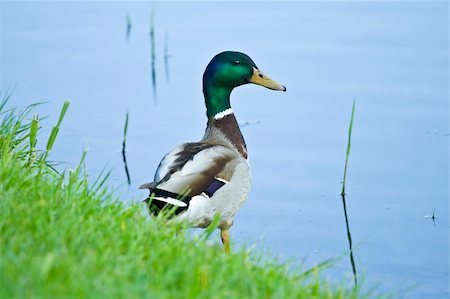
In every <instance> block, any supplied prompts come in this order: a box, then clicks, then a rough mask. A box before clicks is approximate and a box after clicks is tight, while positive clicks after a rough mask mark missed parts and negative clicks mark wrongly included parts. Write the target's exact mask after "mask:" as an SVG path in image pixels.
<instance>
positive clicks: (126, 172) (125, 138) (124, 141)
mask: <svg viewBox="0 0 450 299" xmlns="http://www.w3.org/2000/svg"><path fill="white" fill-rule="evenodd" d="M127 131H128V111H127V114H126V115H125V125H124V128H123V141H122V158H123V164H124V165H125V174H126V175H127V182H128V185H131V178H130V172H129V170H128V163H127V155H126V146H127Z"/></svg>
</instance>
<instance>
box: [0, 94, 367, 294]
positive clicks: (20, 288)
mask: <svg viewBox="0 0 450 299" xmlns="http://www.w3.org/2000/svg"><path fill="white" fill-rule="evenodd" d="M4 102H5V101H4ZM67 105H68V104H66V105H65V106H64V107H65V108H63V113H62V116H61V118H60V121H58V124H57V125H56V126H55V127H58V128H59V124H60V123H61V121H62V117H63V114H64V112H65V110H67ZM32 108H33V107H31V108H27V109H26V112H25V113H18V111H16V110H14V109H11V110H5V105H2V103H0V124H1V127H0V248H1V253H0V254H1V255H0V275H1V276H0V298H84V297H86V298H144V297H146V298H367V297H369V295H367V294H361V291H360V290H359V289H351V288H350V286H346V285H344V284H343V285H341V286H332V285H330V284H329V283H327V282H326V281H324V280H322V279H321V278H320V277H319V276H320V275H319V274H318V273H320V271H321V270H320V268H321V267H320V266H318V267H316V268H314V269H310V270H309V271H306V270H305V269H292V267H290V266H289V265H286V264H279V263H277V262H276V261H275V260H274V259H273V258H270V257H268V256H264V257H262V256H260V255H257V254H251V255H250V254H249V253H248V252H247V251H246V250H245V249H237V250H236V251H235V252H233V253H231V254H229V255H226V254H224V252H223V248H222V247H221V246H220V243H218V242H217V243H213V245H211V242H208V240H207V239H208V237H209V235H210V233H211V230H206V233H205V234H204V235H201V236H198V237H193V236H192V235H191V234H189V233H188V230H187V228H185V227H180V225H179V224H178V225H177V224H173V223H172V224H170V223H167V221H166V220H165V219H164V218H163V217H156V218H149V217H148V216H146V215H145V213H144V212H143V209H142V205H141V204H136V205H131V206H125V205H124V204H122V203H121V202H119V201H117V198H116V197H115V195H114V194H112V193H110V192H108V191H107V189H106V188H105V186H104V184H105V183H106V182H107V176H108V175H106V176H104V177H99V178H98V179H96V180H93V181H94V182H95V183H94V184H93V185H91V184H89V183H88V174H87V173H86V172H85V171H84V166H83V165H84V162H83V161H84V157H85V154H84V155H83V156H82V158H81V162H80V164H79V165H78V166H77V167H75V168H74V169H72V170H68V171H64V172H62V174H58V173H57V172H56V171H54V170H53V169H52V167H51V166H49V164H48V163H46V161H44V160H43V159H44V158H45V159H47V157H48V152H49V149H51V147H52V146H56V147H57V146H58V141H57V140H56V142H55V139H54V138H53V137H50V138H46V139H47V140H51V141H48V142H47V144H50V145H51V146H50V147H49V146H47V148H46V150H44V151H38V150H37V149H36V148H35V146H36V140H37V139H39V138H43V137H42V136H41V135H40V133H39V130H38V125H39V124H40V123H42V121H36V120H37V119H39V118H38V117H37V116H35V117H28V116H27V115H28V113H29V112H30V110H31V109H32ZM54 131H55V130H54ZM56 131H57V130H56ZM52 132H53V131H52ZM56 133H57V132H56ZM56 133H52V134H53V135H54V134H56ZM53 135H51V136H53ZM55 137H56V136H55ZM44 140H45V139H44ZM38 144H39V143H38ZM30 161H32V162H31V163H30Z"/></svg>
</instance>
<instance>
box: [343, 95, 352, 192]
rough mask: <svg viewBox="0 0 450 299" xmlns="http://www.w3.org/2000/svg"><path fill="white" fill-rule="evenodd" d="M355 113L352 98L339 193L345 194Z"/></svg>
mask: <svg viewBox="0 0 450 299" xmlns="http://www.w3.org/2000/svg"><path fill="white" fill-rule="evenodd" d="M354 115H355V100H353V107H352V115H351V118H350V125H349V128H348V143H347V154H346V156H345V168H344V179H343V181H342V191H341V195H344V194H345V182H346V179H347V165H348V157H349V156H350V147H351V140H352V129H353V117H354Z"/></svg>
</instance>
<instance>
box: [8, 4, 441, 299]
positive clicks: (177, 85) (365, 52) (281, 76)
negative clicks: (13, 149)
mask: <svg viewBox="0 0 450 299" xmlns="http://www.w3.org/2000/svg"><path fill="white" fill-rule="evenodd" d="M152 11H153V15H154V17H153V18H154V19H153V20H154V33H155V35H154V37H155V39H154V41H155V53H156V61H155V62H156V64H155V66H156V68H155V71H156V88H157V90H156V98H155V97H154V94H153V90H152V79H151V43H150V37H149V32H150V23H151V16H152ZM127 15H128V16H129V22H130V26H129V29H130V30H129V36H128V38H127ZM0 20H1V21H0V26H1V29H0V30H1V31H0V38H1V39H0V59H1V60H0V91H1V92H2V93H5V92H6V90H7V89H8V88H11V87H12V86H15V89H14V91H13V100H12V101H11V103H10V105H14V106H19V107H23V106H25V105H27V104H30V103H34V102H37V101H41V100H45V101H48V102H49V103H47V104H45V105H43V106H41V107H39V109H38V111H39V113H40V115H49V118H48V119H47V120H46V121H45V125H44V126H45V130H44V131H43V133H42V134H41V139H42V140H44V139H45V138H46V136H47V134H48V131H49V129H50V127H51V125H52V124H53V123H55V122H56V117H57V115H58V114H59V109H60V107H61V105H62V102H63V101H64V100H65V99H70V100H71V106H70V108H69V112H68V114H67V116H66V118H65V120H64V122H63V125H62V128H61V131H60V136H59V137H58V139H57V142H56V144H55V151H54V152H53V155H52V159H54V160H60V161H67V162H69V166H68V167H70V166H71V165H72V166H73V165H75V164H76V163H77V162H78V160H79V158H80V156H81V153H82V151H83V148H88V149H89V153H88V159H87V167H88V169H89V172H90V174H91V176H92V177H95V175H96V174H98V173H99V172H100V171H101V169H102V168H103V167H104V166H105V165H107V166H108V167H110V168H112V178H111V182H110V184H111V186H112V187H113V188H115V189H118V191H119V193H120V194H121V198H123V200H127V201H139V200H141V199H143V198H145V196H146V195H147V194H146V192H144V191H142V190H138V189H137V187H138V186H139V185H140V184H142V183H145V182H148V181H151V180H152V178H153V173H154V170H155V168H156V166H157V165H158V163H159V160H160V159H161V158H162V156H163V155H164V154H165V153H166V152H167V151H169V150H170V149H172V148H173V147H175V146H176V145H178V144H180V143H182V142H186V141H195V140H198V139H200V138H201V137H202V135H203V130H204V126H205V123H206V118H205V111H204V103H203V97H202V91H201V78H202V74H203V70H204V68H205V66H206V65H207V63H208V62H209V60H210V59H211V58H212V57H213V56H214V55H215V54H216V53H218V52H221V51H223V50H238V51H242V52H244V53H247V54H248V55H250V56H251V57H252V58H253V59H254V61H255V62H256V64H257V65H258V66H259V67H260V68H261V69H262V70H263V71H265V72H266V73H267V74H268V75H269V76H271V77H272V78H274V79H276V80H277V81H279V82H280V83H282V84H284V85H285V86H286V87H287V92H286V93H279V92H272V91H270V90H267V89H264V88H261V87H258V86H249V85H248V86H243V87H240V88H238V89H236V90H235V91H234V92H233V94H232V106H233V109H234V111H235V112H236V115H237V117H238V120H239V121H240V122H241V123H242V124H248V125H246V126H244V127H243V129H242V130H243V134H244V136H245V138H246V141H247V145H248V148H249V156H250V162H251V165H252V173H253V185H252V191H251V194H250V197H249V200H248V202H247V203H246V204H245V206H244V207H243V208H242V210H241V211H240V212H239V213H238V215H237V217H236V219H235V224H234V227H233V228H232V230H231V234H232V238H233V240H234V245H235V246H242V245H244V244H245V245H247V246H252V248H253V250H254V251H259V252H265V251H270V252H272V253H274V254H275V255H276V256H278V257H279V258H280V260H282V261H284V260H290V261H293V263H294V264H296V263H299V264H300V263H301V262H305V263H306V265H309V266H311V265H314V264H316V263H318V262H320V261H324V260H326V259H329V258H333V257H337V256H341V255H344V257H343V258H342V259H340V260H339V261H338V262H337V263H336V264H335V265H334V266H333V267H331V268H330V269H328V270H327V271H326V272H325V275H326V276H327V277H329V278H330V279H331V280H332V281H336V282H342V281H344V283H346V284H348V285H350V286H351V284H352V283H353V277H352V268H351V264H350V261H349V258H348V256H347V254H348V246H349V244H348V239H347V230H346V224H345V218H344V210H343V203H342V199H341V197H340V196H339V193H340V190H341V180H342V175H343V168H344V162H345V152H346V146H347V130H348V124H349V120H350V112H351V106H352V102H353V100H354V99H355V101H356V113H355V120H354V128H353V136H352V151H351V155H350V160H349V168H348V177H347V186H346V190H347V197H346V206H347V213H348V221H349V228H350V232H351V236H352V239H353V245H354V259H355V265H356V270H357V272H358V278H359V279H361V278H362V279H363V280H364V284H365V285H367V286H368V287H370V286H374V285H375V286H378V290H379V291H381V292H393V293H394V294H395V295H394V297H398V298H447V297H448V294H449V285H448V279H449V276H448V274H449V263H448V236H449V223H448V212H449V210H448V192H449V189H448V185H449V178H448V158H449V156H448V144H449V127H448V118H449V106H448V4H447V3H446V2H380V3H375V2H297V3H296V2H281V3H274V2H229V3H223V2H220V3H205V2H168V3H156V4H155V3H154V4H152V3H145V2H133V3H125V2H92V3H90V2H87V3H84V2H68V3H62V2H31V3H25V2H18V3H16V2H1V3H0ZM165 48H166V50H165ZM165 54H170V56H169V58H167V59H166V61H167V62H168V67H169V70H170V74H169V77H168V78H166V75H167V74H166V70H165V63H164V61H165V59H164V56H165ZM127 111H128V112H129V115H130V120H129V128H128V136H127V158H128V166H129V169H130V173H131V181H132V184H131V186H129V187H128V186H127V183H126V177H125V172H124V168H123V164H122V156H121V153H120V152H121V146H122V134H123V125H124V119H125V113H126V112H127ZM433 213H434V215H435V219H432V218H430V217H431V216H432V215H433ZM433 220H434V221H433Z"/></svg>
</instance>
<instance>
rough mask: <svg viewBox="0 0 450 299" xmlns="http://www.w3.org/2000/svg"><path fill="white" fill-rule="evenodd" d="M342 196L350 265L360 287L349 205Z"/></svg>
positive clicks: (343, 195) (356, 283)
mask: <svg viewBox="0 0 450 299" xmlns="http://www.w3.org/2000/svg"><path fill="white" fill-rule="evenodd" d="M341 196H342V205H343V207H344V215H345V226H346V228H347V239H348V247H349V249H350V253H349V255H350V264H351V266H352V272H353V279H354V281H355V286H356V285H358V277H357V274H356V265H355V259H354V258H353V244H352V234H351V233H350V225H349V223H348V215H347V205H346V203H345V194H341Z"/></svg>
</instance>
